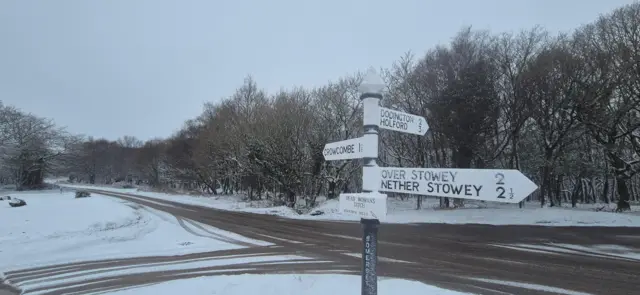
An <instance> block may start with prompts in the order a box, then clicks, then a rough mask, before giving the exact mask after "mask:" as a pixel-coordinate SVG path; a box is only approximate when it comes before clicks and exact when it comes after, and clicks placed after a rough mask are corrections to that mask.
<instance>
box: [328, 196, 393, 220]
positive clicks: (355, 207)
mask: <svg viewBox="0 0 640 295" xmlns="http://www.w3.org/2000/svg"><path fill="white" fill-rule="evenodd" d="M339 210H340V212H342V213H345V214H350V215H356V216H360V217H361V218H367V219H378V220H383V219H384V218H385V216H387V195H385V194H381V193H359V194H340V205H339Z"/></svg>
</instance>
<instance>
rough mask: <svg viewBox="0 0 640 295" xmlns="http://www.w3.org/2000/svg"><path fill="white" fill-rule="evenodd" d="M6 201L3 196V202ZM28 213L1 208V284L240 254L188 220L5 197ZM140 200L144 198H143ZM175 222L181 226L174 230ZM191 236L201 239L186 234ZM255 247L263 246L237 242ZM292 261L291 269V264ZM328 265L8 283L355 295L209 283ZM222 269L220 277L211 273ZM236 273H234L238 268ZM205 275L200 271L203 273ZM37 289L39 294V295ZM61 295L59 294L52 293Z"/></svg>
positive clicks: (270, 280) (413, 290)
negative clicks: (168, 258) (135, 280)
mask: <svg viewBox="0 0 640 295" xmlns="http://www.w3.org/2000/svg"><path fill="white" fill-rule="evenodd" d="M4 195H7V193H6V192H5V193H4V194H3V196H4ZM10 195H11V196H12V198H15V197H17V198H20V199H23V200H25V201H26V203H27V206H24V207H19V208H11V207H10V206H9V205H8V202H7V201H0V221H1V222H0V261H2V264H1V265H0V277H2V272H6V271H10V270H19V269H24V268H28V267H39V266H46V265H53V264H62V263H71V262H81V261H87V260H104V259H110V258H124V257H139V256H152V255H176V254H187V253H195V252H208V251H218V250H227V249H234V248H241V247H240V246H236V245H233V244H230V243H226V242H223V241H220V240H216V239H214V238H211V236H209V237H203V236H206V234H207V233H216V234H223V235H225V234H228V236H229V237H231V238H235V239H241V238H242V237H238V236H237V235H235V236H233V234H231V233H224V232H222V231H220V230H217V229H214V228H205V226H206V225H204V224H199V223H196V222H194V221H189V220H179V219H178V218H177V217H175V216H171V215H168V214H167V213H163V212H160V211H157V210H153V209H150V208H146V207H141V206H138V205H136V204H132V203H129V202H126V201H121V200H118V199H115V198H109V197H105V196H100V195H95V194H94V195H92V196H91V197H88V198H81V199H76V198H74V193H73V192H70V191H67V192H60V191H56V190H53V191H52V190H49V191H40V192H28V193H26V192H19V193H18V192H11V193H10ZM145 195H147V194H145ZM180 222H182V223H180ZM194 232H197V233H198V234H200V235H203V236H199V235H196V234H193V233H194ZM244 241H245V242H249V243H253V244H255V245H256V246H268V245H270V244H268V243H264V242H261V241H254V240H250V239H247V238H244ZM295 260H297V261H295ZM306 261H308V262H313V263H332V262H331V261H317V260H313V259H311V258H308V257H302V256H297V255H264V256H262V255H261V254H260V255H253V256H242V255H228V256H217V257H202V258H190V259H185V260H181V261H176V262H172V263H166V262H148V263H146V262H145V263H139V264H134V265H115V266H108V265H106V266H99V265H98V264H97V263H94V264H84V265H87V266H90V267H89V268H88V269H81V268H77V269H76V270H74V269H73V268H71V269H68V270H65V269H67V268H64V267H59V266H55V267H52V268H50V269H48V270H44V271H46V272H49V275H42V274H41V275H40V276H37V275H36V276H32V277H30V276H25V275H20V276H18V277H16V280H15V281H12V280H11V279H10V280H9V283H12V284H13V285H15V286H16V287H19V288H21V289H22V290H23V293H24V294H39V292H40V293H41V292H45V293H46V292H51V291H54V290H56V289H57V288H61V287H60V286H65V287H70V286H83V285H84V284H86V283H85V282H87V281H91V280H94V281H95V280H99V281H109V280H112V279H115V278H116V277H118V276H122V275H131V274H140V273H145V272H150V271H153V272H172V271H178V272H190V273H195V274H197V275H201V276H202V277H198V278H194V279H182V280H170V278H169V279H168V280H167V281H165V282H162V283H157V284H151V285H145V286H138V288H131V289H126V290H120V291H116V292H110V294H175V293H185V294H227V295H233V294H251V293H260V294H264V295H268V294H274V295H275V294H278V295H280V294H283V295H284V294H304V295H313V294H322V295H324V294H336V295H338V294H357V293H359V290H360V277H359V276H355V275H341V274H331V275H319V274H305V275H294V274H287V275H233V276H227V275H216V274H217V273H223V272H224V269H225V268H226V266H232V265H236V268H235V270H236V271H238V270H242V267H246V269H247V270H251V269H252V268H253V267H257V266H259V265H267V264H291V263H305V262H306ZM219 266H223V268H222V269H216V268H215V267H219ZM238 267H240V268H238ZM208 268H209V269H210V270H207V269H208ZM41 288H45V289H44V290H43V289H41ZM58 290H59V291H61V290H62V289H58ZM398 290H402V291H401V293H402V294H462V293H458V292H454V291H448V290H444V289H440V288H436V287H433V286H428V285H425V284H422V283H419V282H414V281H407V280H399V279H387V278H383V277H380V278H379V294H381V295H384V294H395V293H397V292H398Z"/></svg>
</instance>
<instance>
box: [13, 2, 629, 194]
mask: <svg viewBox="0 0 640 295" xmlns="http://www.w3.org/2000/svg"><path fill="white" fill-rule="evenodd" d="M380 72H382V76H383V79H384V80H385V81H386V83H387V89H386V90H385V97H384V99H383V100H382V102H381V103H382V105H383V106H386V107H390V108H394V109H397V110H401V111H404V112H407V113H412V114H416V115H421V116H424V117H425V118H427V122H428V124H429V126H430V130H429V131H428V132H427V134H426V135H425V136H423V137H420V136H415V135H405V134H401V133H398V132H391V131H384V130H383V131H381V140H382V143H381V146H380V148H381V159H380V162H381V166H404V167H456V168H513V169H519V170H520V171H522V172H523V173H524V174H525V175H527V176H528V177H529V178H531V179H532V180H533V181H534V182H536V183H537V184H538V185H539V186H540V189H539V190H538V191H537V192H535V193H534V194H533V195H532V196H530V199H533V200H538V201H540V202H541V204H542V205H545V204H548V205H552V206H553V205H558V204H560V203H562V202H572V203H574V204H575V203H595V202H606V203H608V202H614V201H615V202H620V201H622V202H628V201H637V200H638V194H639V193H640V182H639V180H640V179H639V177H638V171H639V169H640V129H639V127H640V3H635V4H632V5H627V6H624V7H621V8H619V9H617V10H615V11H613V12H612V13H609V14H606V15H602V16H601V17H599V18H598V19H596V20H594V21H593V22H592V23H590V24H588V25H585V26H582V27H580V28H578V29H576V30H575V31H573V32H562V33H557V32H548V31H546V30H545V29H544V28H542V27H535V28H531V29H529V30H524V31H521V32H515V33H493V32H489V31H483V30H474V29H472V28H464V29H462V30H460V31H459V33H458V34H457V35H455V36H454V37H453V38H452V40H451V42H450V43H449V44H446V45H441V46H438V47H436V48H432V49H430V50H428V51H427V52H426V53H425V54H423V55H421V56H415V55H413V54H411V53H407V54H406V55H404V56H403V57H402V58H400V59H399V60H398V61H396V62H395V63H393V64H392V65H391V66H390V67H388V68H382V69H380ZM361 78H362V76H361V74H354V75H353V76H349V77H344V78H342V79H340V80H338V81H335V82H332V83H329V84H327V85H325V86H323V87H319V88H314V89H306V88H294V89H289V90H282V91H280V92H278V93H274V94H270V93H266V92H265V91H263V90H261V89H260V87H259V86H258V83H257V82H256V81H255V80H254V79H253V78H251V77H250V76H249V77H247V78H245V80H244V82H243V83H242V85H241V86H240V87H239V88H237V90H236V91H235V93H234V94H233V95H231V96H230V97H227V98H224V99H222V100H220V101H219V102H216V103H213V102H212V103H207V104H205V106H204V110H203V112H202V114H201V115H200V116H198V117H197V118H194V119H192V120H188V121H187V122H185V124H184V126H183V127H182V128H181V130H180V131H179V132H177V133H176V134H174V135H173V136H171V137H169V138H165V139H157V140H151V141H147V142H141V141H139V140H137V139H135V138H133V137H128V136H127V137H123V138H122V139H120V140H118V141H109V140H105V139H93V138H88V139H83V138H81V137H78V136H71V135H68V134H65V133H64V131H63V130H60V129H56V127H55V126H54V125H53V124H50V123H49V122H48V121H47V120H44V119H40V118H37V117H34V116H32V115H29V114H24V113H21V112H19V111H17V110H15V109H12V108H10V107H3V113H2V118H0V124H2V125H1V126H2V128H1V130H2V142H1V143H2V153H3V157H2V161H3V166H2V168H3V169H2V179H3V181H5V182H7V181H13V182H16V183H19V185H20V186H33V185H37V184H38V181H41V177H40V178H38V179H36V178H37V177H35V176H34V175H33V174H34V172H33V171H39V172H40V171H44V172H42V173H47V172H48V173H55V174H65V175H69V177H70V179H71V180H73V181H80V182H88V183H112V182H117V181H125V182H131V183H135V184H141V183H145V184H148V185H150V186H153V187H156V188H162V189H185V190H198V191H201V192H206V193H211V194H233V193H238V192H241V193H244V194H246V195H247V196H248V197H249V198H251V199H259V198H270V199H273V200H277V201H279V202H283V203H286V204H288V205H290V206H294V205H295V203H296V202H299V201H300V200H304V201H305V204H307V205H313V204H314V203H315V200H316V198H317V197H318V196H321V195H326V196H328V197H329V198H334V197H337V195H338V194H339V193H340V192H356V191H358V190H359V188H360V187H361V184H360V183H359V182H360V181H361V180H360V179H361V175H360V174H361V169H359V168H360V165H361V162H360V161H357V160H352V161H341V162H335V161H332V162H326V161H324V159H323V156H322V149H323V147H324V145H325V144H326V143H328V142H332V141H339V140H344V139H349V138H353V137H357V136H360V135H361V133H362V130H361V129H362V122H361V120H362V114H361V113H362V108H361V106H362V105H361V102H360V100H359V93H358V90H357V88H358V85H359V83H360V81H361ZM16 120H17V121H16ZM16 122H20V123H16ZM36 122H37V123H36ZM16 124H18V125H16ZM20 124H22V125H20ZM25 126H28V127H29V128H31V129H29V128H26V127H25ZM26 130H32V131H29V132H31V133H29V134H27V133H28V132H27V131H26ZM25 132H27V133H25ZM36 174H37V173H36ZM454 203H456V204H458V205H459V204H460V203H461V201H459V200H454ZM444 204H446V205H447V206H448V205H449V202H448V200H447V201H446V202H444ZM418 206H420V203H419V202H418Z"/></svg>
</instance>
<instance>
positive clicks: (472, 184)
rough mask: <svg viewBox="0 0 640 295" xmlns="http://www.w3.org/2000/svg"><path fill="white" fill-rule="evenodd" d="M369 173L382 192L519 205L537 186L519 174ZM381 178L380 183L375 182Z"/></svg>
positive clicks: (491, 171)
mask: <svg viewBox="0 0 640 295" xmlns="http://www.w3.org/2000/svg"><path fill="white" fill-rule="evenodd" d="M365 169H379V172H378V173H376V172H375V171H370V172H371V173H366V172H365V175H368V177H369V179H368V181H372V182H373V181H377V182H378V183H379V184H380V186H379V187H378V189H379V190H380V191H386V192H398V193H407V194H417V195H429V196H438V197H451V198H461V199H471V200H483V201H494V202H504V203H518V202H520V201H522V200H523V199H524V198H526V197H527V196H528V195H530V194H531V193H532V192H533V191H535V190H536V189H537V188H538V186H537V185H536V184H535V183H533V182H532V181H531V180H530V179H529V178H527V177H526V176H524V175H523V174H522V173H520V171H518V170H512V169H447V168H395V167H377V168H369V167H365ZM376 176H378V177H377V178H378V179H375V178H376Z"/></svg>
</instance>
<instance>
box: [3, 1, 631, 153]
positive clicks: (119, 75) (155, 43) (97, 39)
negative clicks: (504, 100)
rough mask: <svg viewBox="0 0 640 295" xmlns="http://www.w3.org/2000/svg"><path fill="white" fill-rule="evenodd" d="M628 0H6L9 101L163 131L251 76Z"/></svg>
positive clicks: (329, 66) (377, 56)
mask: <svg viewBox="0 0 640 295" xmlns="http://www.w3.org/2000/svg"><path fill="white" fill-rule="evenodd" d="M631 2H633V1H623V0H393V1H392V0H315V1H313V0H308V1H303V0H232V1H231V0H229V1H221V0H206V1H205V0H201V1H197V0H173V1H170V0H110V1H107V0H102V1H98V0H92V1H90V0H56V1H53V0H40V1H31V0H0V100H2V101H3V102H4V103H5V104H9V105H14V106H17V107H19V108H21V109H23V110H24V111H28V112H32V113H34V114H37V115H39V116H44V117H49V118H53V119H55V121H56V122H57V123H58V124H59V125H62V126H67V128H68V130H69V131H72V132H75V133H83V134H86V135H92V136H95V137H106V138H109V139H116V138H118V137H120V136H122V135H133V136H136V137H138V138H140V139H143V140H146V139H150V138H153V137H158V136H159V137H166V136H169V135H170V134H171V133H172V132H174V131H176V130H177V129H178V128H180V126H181V125H182V123H183V122H184V120H186V119H190V118H194V117H195V116H197V115H198V114H200V112H201V110H202V104H203V102H205V101H218V100H219V99H220V98H223V97H226V96H230V95H231V94H233V92H234V90H235V89H236V88H237V87H238V86H240V85H241V83H242V80H243V78H244V77H245V76H246V75H247V74H251V75H253V76H254V77H255V79H256V80H257V82H258V86H259V87H261V88H264V89H266V90H268V91H270V92H274V91H276V90H278V89H279V88H280V87H286V88H289V87H292V86H296V85H301V86H308V87H312V86H316V85H322V84H324V83H326V82H327V81H329V80H336V79H338V78H339V77H341V76H344V75H347V74H351V73H355V72H357V71H359V70H361V71H364V70H366V69H367V68H368V67H369V66H373V67H376V68H378V67H387V66H389V65H391V63H392V62H393V61H394V60H397V59H398V58H399V57H400V56H401V55H402V54H403V53H405V52H406V51H408V50H411V51H413V52H414V53H416V54H420V55H421V54H423V53H424V52H425V51H426V50H427V49H429V48H431V47H433V46H434V45H436V44H440V43H446V42H448V41H449V40H450V38H451V37H452V36H453V35H454V34H455V33H456V32H457V31H458V30H460V29H461V28H462V27H463V26H465V25H473V26H474V27H475V28H481V29H485V28H486V29H491V30H492V31H494V32H503V31H518V30H519V29H522V28H530V27H532V26H534V25H536V24H540V25H543V26H544V27H546V28H548V29H549V30H552V31H569V30H571V29H573V28H575V27H578V26H579V25H581V24H585V23H588V22H590V21H592V20H594V19H595V18H596V17H597V15H598V14H599V13H603V12H608V11H610V10H612V9H614V8H616V7H619V6H621V5H623V4H626V3H631Z"/></svg>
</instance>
